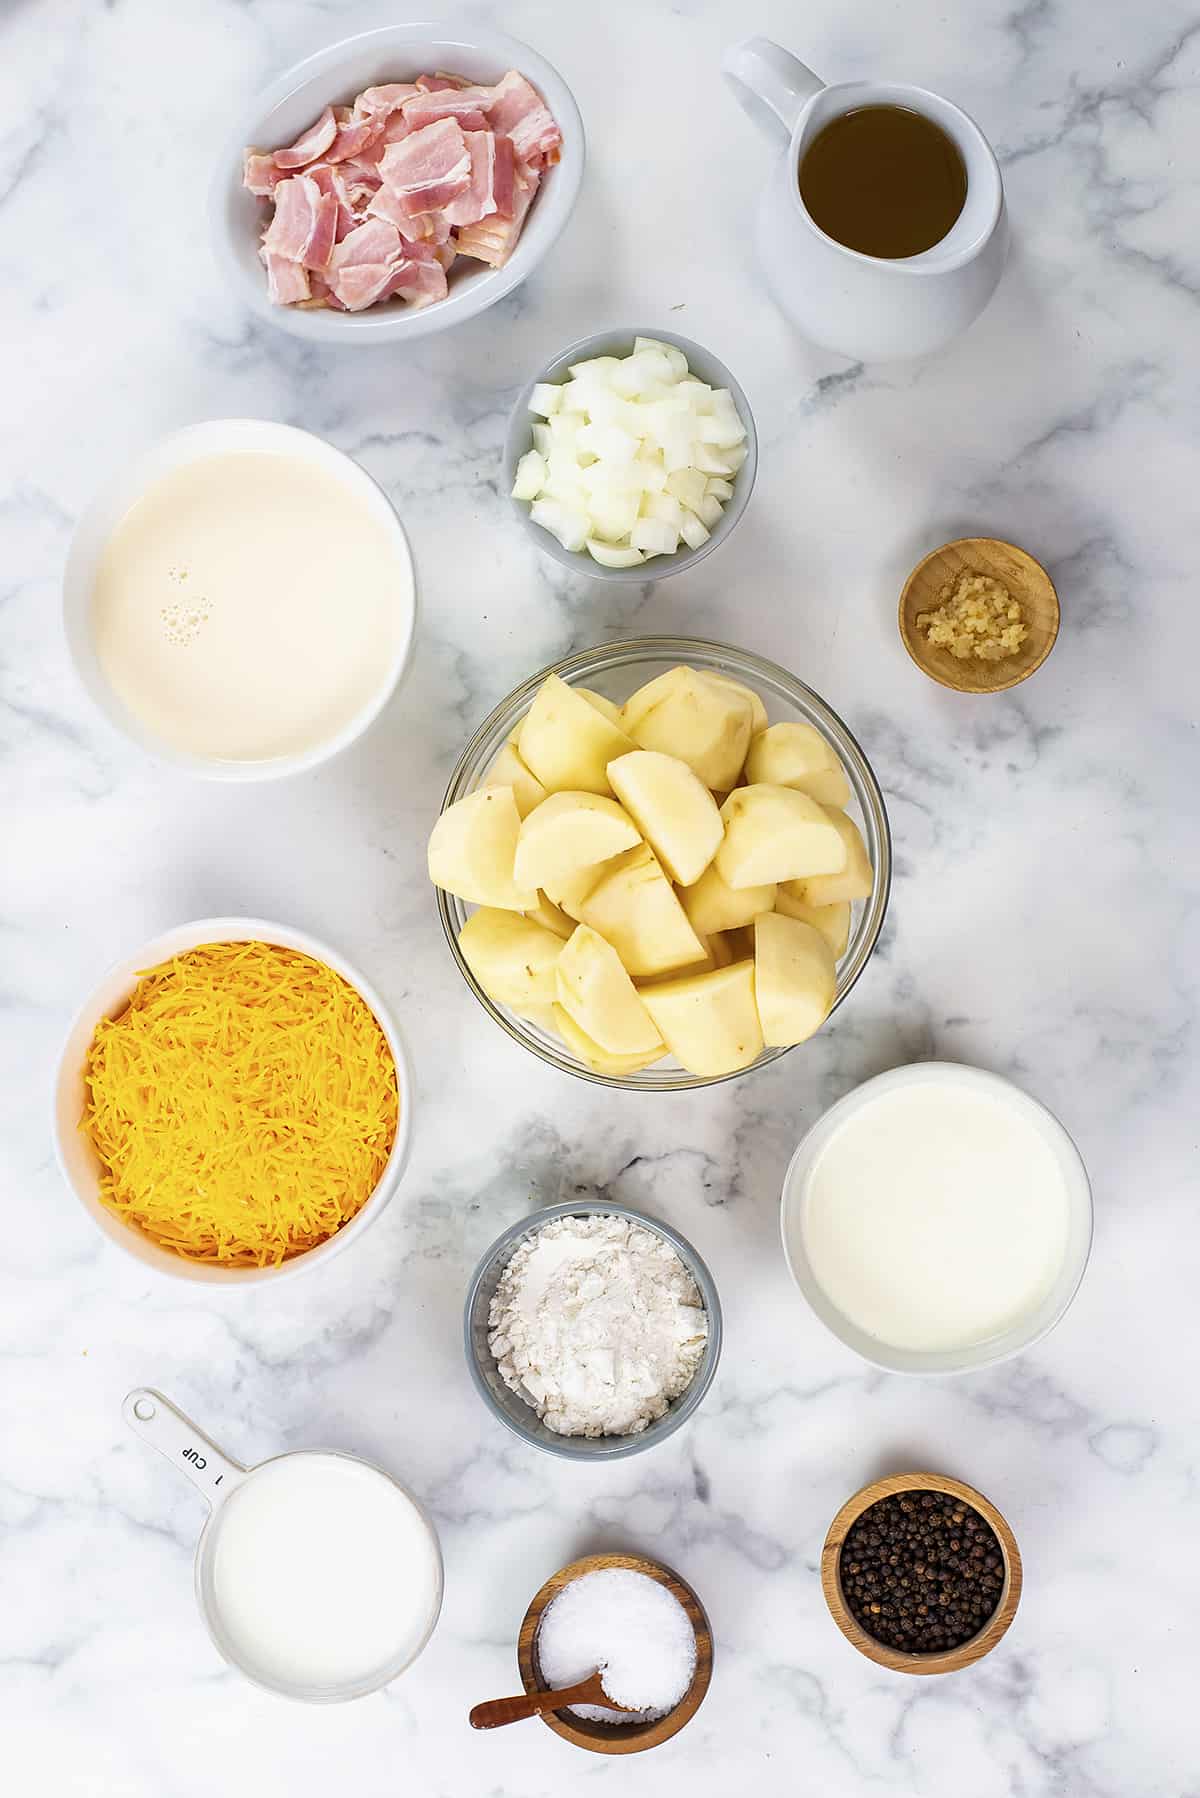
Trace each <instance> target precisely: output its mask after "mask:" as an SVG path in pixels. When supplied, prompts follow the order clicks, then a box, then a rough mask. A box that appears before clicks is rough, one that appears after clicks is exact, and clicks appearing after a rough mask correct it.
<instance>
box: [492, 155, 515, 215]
mask: <svg viewBox="0 0 1200 1798" xmlns="http://www.w3.org/2000/svg"><path fill="white" fill-rule="evenodd" d="M515 168H516V157H515V154H514V152H513V143H512V138H511V137H498V138H497V139H496V165H495V168H494V169H493V171H492V192H493V198H494V199H495V202H496V211H497V212H498V213H499V214H500V217H501V218H502V219H508V218H511V217H512V209H513V180H514V170H515Z"/></svg>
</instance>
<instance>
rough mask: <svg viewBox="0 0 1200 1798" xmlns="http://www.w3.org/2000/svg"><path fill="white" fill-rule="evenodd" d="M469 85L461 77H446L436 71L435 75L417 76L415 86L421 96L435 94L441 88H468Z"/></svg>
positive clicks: (439, 71)
mask: <svg viewBox="0 0 1200 1798" xmlns="http://www.w3.org/2000/svg"><path fill="white" fill-rule="evenodd" d="M470 85H471V83H470V82H469V81H468V80H467V79H466V77H465V76H463V75H447V74H444V73H443V72H442V70H440V69H439V70H438V72H437V74H436V75H418V76H417V86H418V87H419V88H420V90H421V92H422V93H423V94H432V93H436V92H437V90H438V89H439V88H442V87H470Z"/></svg>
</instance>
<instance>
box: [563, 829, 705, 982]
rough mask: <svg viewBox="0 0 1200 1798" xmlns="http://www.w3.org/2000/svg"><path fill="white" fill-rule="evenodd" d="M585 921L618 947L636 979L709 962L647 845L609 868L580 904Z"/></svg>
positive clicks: (617, 949) (581, 917)
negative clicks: (705, 960) (705, 961)
mask: <svg viewBox="0 0 1200 1798" xmlns="http://www.w3.org/2000/svg"><path fill="white" fill-rule="evenodd" d="M579 916H580V919H581V920H582V921H583V923H585V924H588V925H590V926H591V928H592V929H593V930H596V931H598V932H599V933H600V935H601V936H602V937H603V938H604V939H605V941H606V942H609V943H611V944H612V946H613V948H614V949H615V950H616V952H617V954H618V955H619V956H620V958H621V961H622V962H623V964H624V966H625V968H626V970H627V971H628V972H629V973H630V974H633V975H637V976H646V975H651V974H662V973H666V972H667V971H668V970H670V969H672V968H683V967H689V966H691V965H692V964H693V963H694V962H699V961H702V960H703V959H704V944H703V943H702V942H701V940H700V938H699V937H698V936H697V935H696V932H695V931H694V930H693V929H692V927H691V925H690V924H689V923H688V921H687V918H686V916H685V914H684V910H683V907H682V906H681V905H680V903H679V900H678V899H677V898H676V897H675V889H674V887H673V886H672V885H671V883H670V881H669V880H668V879H667V877H666V875H665V874H664V873H663V871H662V869H661V868H660V866H659V864H658V862H657V860H656V859H655V856H654V854H653V852H652V851H651V850H650V849H649V848H648V847H647V846H646V844H645V843H639V844H638V846H637V848H636V849H630V850H627V851H626V853H625V854H624V855H619V856H618V857H617V858H616V860H615V861H613V862H610V863H609V864H608V866H607V868H606V869H605V871H604V872H603V873H602V874H601V875H600V878H599V879H598V880H597V881H596V882H595V884H594V885H593V886H592V888H591V890H590V891H589V892H588V893H587V894H586V895H585V896H584V898H583V899H582V900H580V902H579Z"/></svg>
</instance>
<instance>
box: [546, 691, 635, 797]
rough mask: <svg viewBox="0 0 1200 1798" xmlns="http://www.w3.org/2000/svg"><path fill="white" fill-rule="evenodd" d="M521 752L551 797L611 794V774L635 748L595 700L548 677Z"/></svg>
mask: <svg viewBox="0 0 1200 1798" xmlns="http://www.w3.org/2000/svg"><path fill="white" fill-rule="evenodd" d="M517 747H518V749H519V750H520V752H521V760H522V761H523V762H524V763H525V765H526V767H527V768H529V769H531V770H532V772H533V773H534V774H535V775H536V776H537V778H538V780H540V781H541V783H542V785H543V786H544V787H545V789H546V791H547V792H548V793H566V792H576V793H601V794H606V793H608V792H609V791H610V788H609V784H608V778H607V776H606V774H605V772H604V771H605V769H606V768H607V766H608V764H609V762H611V761H612V759H613V757H614V756H617V755H628V753H629V751H630V750H631V749H632V748H634V744H633V743H632V742H631V741H630V740H629V738H628V737H627V736H626V735H625V732H624V731H623V730H620V729H619V728H618V727H617V726H616V725H615V724H613V723H612V722H611V721H610V720H609V719H608V718H606V717H605V715H604V713H603V712H602V711H600V710H599V709H598V708H597V707H596V706H595V705H594V704H593V703H591V701H589V700H588V699H585V698H584V697H583V695H582V694H580V693H577V692H576V691H575V690H574V688H573V687H568V685H567V683H566V682H565V681H563V680H560V679H559V677H558V675H557V674H548V675H547V676H546V678H545V680H544V681H543V682H542V684H541V686H540V687H539V688H538V691H537V697H536V698H535V699H534V702H533V704H532V706H531V707H530V708H529V711H528V712H527V713H526V715H525V718H524V721H523V722H522V725H521V734H520V737H519V738H518V740H517Z"/></svg>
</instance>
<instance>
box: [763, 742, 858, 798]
mask: <svg viewBox="0 0 1200 1798" xmlns="http://www.w3.org/2000/svg"><path fill="white" fill-rule="evenodd" d="M746 779H747V780H748V781H750V783H751V784H752V785H754V784H755V783H757V782H765V783H766V784H767V785H768V786H774V787H796V788H797V789H798V790H799V791H800V792H801V793H807V794H808V796H809V798H810V799H815V800H817V801H818V803H819V804H821V805H833V806H839V805H848V804H849V802H850V783H849V781H848V780H847V779H846V775H845V771H844V770H843V768H842V764H841V763H840V762H839V761H838V758H837V756H836V755H835V754H834V752H833V750H832V749H831V748H830V746H829V744H828V743H827V742H826V741H825V739H824V737H823V736H822V735H821V733H820V731H819V730H816V729H814V727H813V726H812V725H811V724H772V725H769V726H768V727H767V729H766V730H762V731H759V733H758V735H757V736H755V737H752V738H751V739H750V751H749V754H748V755H747V757H746Z"/></svg>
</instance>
